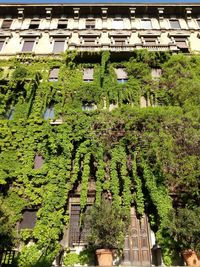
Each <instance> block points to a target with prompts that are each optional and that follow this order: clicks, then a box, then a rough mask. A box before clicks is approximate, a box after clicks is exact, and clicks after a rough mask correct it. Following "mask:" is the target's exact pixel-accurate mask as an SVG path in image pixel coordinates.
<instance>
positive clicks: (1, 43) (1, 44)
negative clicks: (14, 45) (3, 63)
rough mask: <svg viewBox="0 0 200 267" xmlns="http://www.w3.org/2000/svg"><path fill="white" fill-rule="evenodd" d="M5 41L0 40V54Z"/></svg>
mask: <svg viewBox="0 0 200 267" xmlns="http://www.w3.org/2000/svg"><path fill="white" fill-rule="evenodd" d="M4 42H5V40H4V39H0V52H1V51H2V49H3V45H4Z"/></svg>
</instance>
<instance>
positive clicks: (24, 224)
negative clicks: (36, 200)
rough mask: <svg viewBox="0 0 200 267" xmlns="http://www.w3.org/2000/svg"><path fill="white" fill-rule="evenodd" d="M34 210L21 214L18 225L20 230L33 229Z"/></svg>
mask: <svg viewBox="0 0 200 267" xmlns="http://www.w3.org/2000/svg"><path fill="white" fill-rule="evenodd" d="M36 212H37V211H36V210H26V211H24V212H23V218H22V221H21V222H20V224H19V228H20V230H21V229H33V228H34V226H35V223H36Z"/></svg>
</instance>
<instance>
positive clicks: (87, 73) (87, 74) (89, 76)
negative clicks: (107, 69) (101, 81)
mask: <svg viewBox="0 0 200 267" xmlns="http://www.w3.org/2000/svg"><path fill="white" fill-rule="evenodd" d="M93 74H94V69H93V68H87V69H84V73H83V80H93Z"/></svg>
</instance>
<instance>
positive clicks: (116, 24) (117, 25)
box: [112, 19, 124, 30]
mask: <svg viewBox="0 0 200 267" xmlns="http://www.w3.org/2000/svg"><path fill="white" fill-rule="evenodd" d="M112 28H113V29H116V30H122V29H123V28H124V22H123V19H113V21H112Z"/></svg>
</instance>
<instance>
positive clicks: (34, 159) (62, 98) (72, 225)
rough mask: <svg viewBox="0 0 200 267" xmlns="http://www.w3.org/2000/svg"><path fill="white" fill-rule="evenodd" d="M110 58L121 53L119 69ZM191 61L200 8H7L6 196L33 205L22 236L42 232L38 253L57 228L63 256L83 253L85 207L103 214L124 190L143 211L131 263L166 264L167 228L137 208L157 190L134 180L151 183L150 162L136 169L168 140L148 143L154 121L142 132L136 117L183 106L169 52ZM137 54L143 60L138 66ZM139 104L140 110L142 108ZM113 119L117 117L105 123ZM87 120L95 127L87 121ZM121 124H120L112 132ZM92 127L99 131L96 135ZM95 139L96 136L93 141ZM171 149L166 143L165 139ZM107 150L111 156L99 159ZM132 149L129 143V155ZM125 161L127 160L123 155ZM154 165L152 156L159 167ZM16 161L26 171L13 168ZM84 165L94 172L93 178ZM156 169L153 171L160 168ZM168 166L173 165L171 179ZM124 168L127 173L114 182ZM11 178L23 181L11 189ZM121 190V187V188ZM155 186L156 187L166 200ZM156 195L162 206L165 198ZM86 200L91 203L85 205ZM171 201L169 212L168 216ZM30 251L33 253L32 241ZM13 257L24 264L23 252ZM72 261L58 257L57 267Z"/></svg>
mask: <svg viewBox="0 0 200 267" xmlns="http://www.w3.org/2000/svg"><path fill="white" fill-rule="evenodd" d="M141 49H143V50H144V49H145V50H148V51H150V52H153V53H154V52H159V53H160V54H159V53H158V54H159V55H162V53H163V55H164V56H163V58H164V59H162V56H160V58H159V56H158V58H156V56H155V58H154V59H155V62H153V60H152V61H151V59H148V60H147V62H142V63H144V64H143V65H140V63H141V62H140V60H138V58H140V57H141V58H143V59H144V58H145V56H144V55H142V54H138V55H137V53H136V54H133V53H134V52H135V51H139V50H141ZM66 50H67V51H68V52H69V55H70V53H72V55H73V51H75V52H80V53H77V54H76V60H77V61H76V60H74V61H73V60H72V59H70V60H71V61H70V60H69V64H68V62H67V60H66V57H65V56H66V54H67V53H66V54H64V53H63V52H65V51H66ZM107 52H108V53H109V54H110V55H111V60H110V61H109V59H108V57H109V56H108V54H106V53H107ZM165 52H169V53H165ZM179 52H180V53H185V54H186V55H189V54H190V53H193V54H195V53H196V54H198V53H199V52H200V4H40V5H37V4H0V61H1V66H0V90H1V98H0V100H1V102H0V103H1V110H0V112H1V114H0V116H1V117H0V123H1V124H2V129H3V131H5V132H6V131H7V132H6V134H8V135H9V136H10V137H8V138H7V137H6V134H5V133H3V134H2V136H3V141H2V153H0V154H1V156H2V162H3V163H2V166H3V168H5V171H4V172H3V175H2V177H3V178H2V179H3V182H2V185H1V188H2V192H3V194H4V198H5V200H6V201H7V199H9V197H10V196H12V194H13V195H14V194H16V195H17V194H18V195H19V196H18V197H19V198H21V199H23V200H24V202H23V201H22V202H23V203H19V207H18V208H16V210H17V211H16V212H18V214H17V216H18V217H17V216H16V218H17V219H18V221H17V222H15V223H16V225H17V234H18V235H19V236H20V233H21V232H23V230H27V229H28V230H31V231H33V233H34V234H33V236H34V237H33V236H32V232H31V234H30V236H28V237H27V239H26V240H25V242H24V243H26V241H27V240H28V241H27V244H26V245H27V247H29V244H30V243H31V242H32V239H34V238H35V240H37V241H38V240H39V242H40V241H41V240H42V241H41V243H42V242H44V243H45V244H46V243H47V241H48V240H49V239H48V238H49V236H48V234H49V233H50V235H51V231H52V229H53V228H55V229H56V230H55V233H54V235H52V236H53V238H54V239H53V238H52V240H53V241H52V242H54V243H55V244H57V243H58V242H59V243H60V244H61V245H62V247H63V248H66V247H69V248H70V249H71V251H72V252H80V251H81V250H82V249H83V248H84V247H85V245H86V239H85V237H86V234H87V232H86V231H85V230H84V229H80V219H81V212H82V210H84V209H87V206H90V205H92V203H93V202H94V201H95V198H96V194H97V191H98V190H99V192H100V193H99V192H98V194H100V195H101V194H105V195H106V197H107V198H108V199H109V198H112V197H113V198H114V197H116V191H117V192H118V193H119V194H121V195H120V197H121V199H122V202H123V201H124V202H123V203H126V201H127V202H128V203H129V204H130V211H131V226H130V231H127V236H126V239H125V245H124V251H123V261H122V262H121V264H124V265H132V266H150V265H157V266H160V265H162V263H163V262H162V256H161V249H160V247H159V245H158V244H157V242H156V237H155V233H154V232H156V231H157V230H158V227H157V226H155V225H154V228H155V229H156V230H155V231H154V229H151V227H150V224H149V221H148V216H146V215H144V216H140V218H138V213H137V208H136V206H137V205H135V203H136V198H137V193H138V192H136V191H137V190H136V188H137V189H138V188H139V187H140V186H141V188H139V189H140V190H141V192H140V193H141V195H142V190H143V191H144V194H146V195H147V198H146V199H145V196H143V195H142V197H141V196H140V197H141V198H140V197H139V200H142V201H143V200H144V199H145V201H147V202H148V201H149V199H150V198H151V197H152V196H151V193H147V191H148V190H149V188H148V184H147V183H146V184H145V185H144V186H143V185H141V182H140V181H139V182H138V180H137V181H136V180H135V181H133V180H134V179H137V171H138V176H140V175H141V176H142V177H143V178H142V179H143V181H142V182H144V180H145V178H144V177H145V174H144V173H145V171H144V170H143V169H142V167H141V165H142V163H141V162H140V163H139V164H138V167H137V166H136V167H135V168H136V170H135V169H134V160H135V164H136V165H137V162H136V161H137V153H138V154H140V146H141V151H142V149H144V150H145V148H146V147H148V145H149V144H150V145H151V142H153V141H154V139H155V140H156V137H155V136H154V132H153V133H152V136H153V139H152V140H151V136H150V135H149V136H147V135H145V131H147V132H148V129H147V130H146V129H145V123H146V121H145V119H146V118H145V119H144V121H145V122H144V123H143V122H141V123H140V121H139V120H138V121H137V115H135V114H137V112H138V114H139V112H140V111H141V110H142V109H141V108H145V107H149V106H150V107H155V106H165V105H166V106H167V105H172V106H173V105H174V106H176V105H179V104H177V102H176V101H174V102H173V101H172V102H170V100H168V95H167V94H168V91H167V90H168V89H169V88H170V89H171V87H173V81H174V80H172V81H171V80H170V78H171V76H170V75H168V72H169V68H170V67H166V68H168V69H167V71H168V72H167V71H166V73H167V75H168V76H167V75H166V76H165V77H164V82H163V83H161V84H159V78H160V76H161V75H162V70H161V66H162V64H164V61H165V59H166V58H167V54H169V55H172V54H177V53H179ZM144 53H145V52H144ZM133 55H134V56H135V58H134V59H133V60H132V59H131V56H133ZM154 55H156V53H154ZM134 56H133V57H134ZM105 58H107V59H105ZM136 58H137V59H136ZM15 60H16V61H15ZM104 60H105V62H104ZM106 60H107V61H106ZM129 60H130V61H129ZM141 61H142V60H141ZM144 61H145V60H144ZM180 61H181V59H180ZM152 62H153V63H152ZM70 64H71V65H70ZM106 64H107V65H106ZM134 64H135V65H136V67H135V66H134ZM172 65H173V63H172ZM142 75H144V76H145V77H142ZM186 76H187V75H185V77H186ZM188 76H189V75H188ZM168 78H169V79H168ZM173 79H174V78H173ZM168 80H170V82H171V84H172V85H171V84H168ZM170 86H171V87H170ZM168 87H169V88H168ZM163 88H164V89H163ZM166 88H167V89H166ZM161 89H163V91H162V90H161ZM161 91H162V92H161ZM166 95H167V96H166ZM166 99H167V100H166ZM174 103H175V104H174ZM180 106H181V104H180ZM118 107H119V108H122V113H123V116H124V117H123V119H122V120H121V121H120V119H121V118H119V117H120V116H119V115H113V121H114V122H113V121H112V119H111V116H112V115H110V114H111V112H112V111H113V110H114V109H117V108H118ZM133 107H136V108H138V110H139V111H135V110H134V111H130V109H131V108H133ZM126 108H127V110H128V111H127V114H128V115H127V117H126V114H125V113H126V111H124V110H126ZM143 110H144V109H143ZM163 110H164V108H163ZM90 112H91V113H90ZM92 112H94V114H93V113H92ZM95 112H96V113H95ZM129 112H130V114H129ZM151 112H152V113H151ZM153 112H154V111H151V110H150V111H149V113H147V116H146V117H148V116H150V117H151V116H152V117H154V115H155V117H156V116H157V115H156V114H154V113H153ZM159 112H160V111H158V113H159ZM176 112H177V114H178V111H177V110H176V107H175V108H174V116H175V115H176ZM101 113H102V114H103V115H102V116H104V115H105V118H106V119H105V121H103V119H102V118H101ZM104 113H105V114H104ZM91 114H93V115H94V117H95V116H96V117H95V118H96V121H95V119H94V121H92V119H91V118H92V116H93V115H91ZM99 114H100V115H99ZM124 114H125V115H124ZM141 114H142V112H141ZM152 114H154V115H152ZM82 116H84V119H85V120H86V121H84V122H83V121H81V117H82ZM98 116H99V117H98ZM115 116H116V117H115ZM134 116H135V117H134ZM170 116H171V115H170ZM170 116H169V117H170ZM177 116H180V114H178V115H177ZM129 117H130V118H133V121H134V120H135V122H136V121H137V127H138V128H137V127H136V128H137V129H136V128H134V127H135V126H130V125H129V122H130V121H131V119H130V121H129ZM138 117H139V116H138ZM141 117H142V115H141ZM144 117H145V116H144ZM160 117H161V118H162V112H161V116H160ZM74 118H76V119H74ZM124 118H125V119H124ZM79 119H80V122H79ZM156 119H157V117H156ZM159 119H160V118H158V126H157V128H159V126H160V121H159ZM76 120H77V121H76ZM90 120H91V121H92V122H91V121H90ZM109 120H110V121H111V122H110V125H109V127H108V125H107V124H106V123H107V122H108V123H109ZM123 120H124V121H125V122H123ZM87 122H88V125H89V123H91V125H89V126H87ZM97 122H98V123H97ZM70 123H71V124H70ZM79 123H80V124H79ZM72 124H73V127H71V125H72ZM104 124H105V125H104ZM133 124H134V123H133ZM85 125H86V126H87V127H88V128H87V127H85ZM113 125H114V126H113ZM126 125H128V126H127V128H128V130H127V129H126ZM104 126H105V127H104ZM6 127H7V128H6ZM59 127H60V128H59ZM70 127H71V128H70ZM98 127H99V128H98ZM129 127H130V128H129ZM131 127H132V128H131ZM163 127H164V126H163ZM168 128H170V126H169V127H167V126H166V127H165V128H164V130H163V131H165V130H166V131H168ZM183 128H184V127H183ZM5 129H7V130H5ZM88 129H89V130H88ZM90 130H91V131H93V133H94V135H92V134H91V136H90ZM26 131H27V132H26ZM73 131H74V133H73V134H74V136H73V137H72V132H73ZM79 131H80V135H79ZM126 131H127V132H126ZM132 131H133V132H132ZM149 131H151V129H149ZM155 131H156V130H155ZM88 132H89V133H88ZM140 133H142V134H141V136H142V137H140V136H139V135H140ZM126 134H127V135H126ZM134 134H135V135H136V137H135V139H134V137H133V135H134ZM143 134H144V136H143ZM159 134H160V133H157V135H158V136H159ZM21 135H23V137H22V136H21ZM161 135H162V133H161ZM68 136H69V138H68ZM94 136H95V138H96V139H95V138H94V139H95V141H94V140H93V137H94ZM138 136H139V137H138ZM162 137H163V138H165V136H164V135H163V136H162ZM45 138H47V140H48V141H47V142H46V141H45V140H46V139H45ZM70 138H71V139H70ZM73 138H74V139H73ZM98 138H99V140H100V141H99V142H98ZM123 138H124V140H125V142H124V143H123ZM126 138H127V139H126ZM137 138H138V139H137ZM140 138H141V139H140ZM148 138H149V140H150V141H148ZM8 139H9V140H10V144H9V145H7V144H8V143H9V141H8ZM136 139H137V141H136ZM15 140H18V144H16V142H15ZM96 140H97V141H96ZM127 140H128V141H127ZM146 140H147V141H146ZM93 141H94V144H95V145H94V144H93ZM121 141H122V142H121ZM65 142H66V144H67V146H66V147H65ZM95 142H96V143H95ZM131 142H132V143H131ZM134 142H135V143H134ZM143 142H144V143H143ZM145 142H146V143H145ZM159 142H160V143H159V145H160V146H162V140H161V141H159ZM101 143H102V144H101ZM163 143H164V142H163ZM166 143H167V142H166ZM98 145H99V147H100V149H102V151H103V152H102V151H101V150H100V149H99V150H100V152H99V151H98V149H97V150H95V149H94V151H93V150H92V149H93V148H94V147H95V146H96V147H98ZM101 145H102V146H101ZM120 145H122V146H124V147H123V149H121V148H120ZM104 149H105V150H104ZM109 149H110V151H111V152H110V151H108V150H109ZM134 149H135V151H133V150H134ZM163 149H165V148H163ZM90 150H91V151H92V152H91V151H90ZM149 150H150V148H149ZM16 151H17V152H16ZM99 153H100V154H99ZM120 153H121V154H120ZM126 153H127V155H126ZM145 153H146V152H145ZM145 153H144V154H145ZM160 153H161V154H162V152H160ZM141 154H142V153H141ZM147 154H148V153H147ZM116 155H121V158H120V157H119V158H118V157H117V156H116ZM142 156H143V155H142ZM142 156H141V158H142ZM144 156H146V154H145V155H144ZM154 156H155V155H154V154H153V153H152V158H153V160H154ZM156 156H157V155H156ZM161 156H162V155H161ZM87 157H89V159H88V158H87ZM147 157H148V155H147ZM149 157H150V158H151V155H150V156H149ZM158 157H159V156H158ZM112 158H113V162H112ZM163 158H164V159H165V157H164V156H163ZM5 159H6V160H5ZM123 159H125V161H123ZM7 160H8V161H7ZM150 160H151V159H150ZM153 160H152V161H153ZM156 160H157V159H156ZM4 161H5V162H4ZM8 162H9V163H8ZM16 162H17V163H18V165H16V166H17V167H16V166H15V163H16ZM88 162H89V163H88ZM99 162H100V163H99ZM9 164H10V166H12V165H13V166H14V167H13V169H15V171H13V170H12V168H10V169H9V168H7V165H9ZM84 164H85V165H86V166H89V167H88V168H89V171H88V169H87V167H86V168H84ZM112 164H113V165H112ZM151 164H152V166H153V164H154V162H153V163H152V162H151ZM102 165H103V167H102ZM111 165H112V166H111ZM113 166H114V167H113ZM159 167H160V166H159ZM159 167H158V168H159ZM98 168H99V169H100V168H102V169H103V171H102V169H100V171H99V172H98ZM115 168H116V170H115ZM137 168H138V169H137ZM167 168H168V166H167V164H166V166H165V170H167ZM124 169H125V171H124ZM147 169H148V168H147ZM21 170H23V172H22V171H21ZM113 170H114V171H113ZM101 171H102V172H104V174H103V175H104V177H103V178H102V177H100V176H101ZM112 171H113V172H115V171H116V173H117V174H116V173H115V174H112ZM134 171H135V172H134ZM143 171H144V173H143ZM156 171H157V169H156ZM156 171H155V172H156ZM169 171H170V170H169ZM123 172H125V173H126V174H124V173H123ZM7 173H9V174H7ZM10 173H11V174H10ZM135 174H136V175H135ZM9 175H10V176H9ZM134 175H135V176H134ZM7 176H9V177H12V178H11V180H12V179H13V180H12V181H11V182H7V180H6V179H7ZM115 176H117V177H118V181H116V180H115V178H116V177H115ZM129 176H130V177H131V179H132V181H131V182H130V181H128V182H127V181H126V178H125V177H128V179H129V178H130V177H129ZM66 177H67V178H66ZM99 177H100V178H99ZM4 178H5V181H4ZM104 178H105V181H104V180H103V179H104ZM67 179H68V180H67ZM70 179H71V180H72V181H71V180H70ZM84 179H85V180H84ZM101 179H102V180H101ZM142 179H141V180H142ZM159 179H160V177H159V178H158V180H159ZM69 180H70V182H69ZM112 182H113V184H115V185H116V184H117V186H118V187H119V188H117V189H116V188H114V186H113V185H112ZM83 183H84V185H83ZM98 183H99V184H100V185H99V184H98ZM153 183H154V182H152V184H151V185H152V186H154V187H155V188H154V190H155V191H157V187H156V185H155V184H153ZM161 183H162V182H161ZM97 184H98V185H97ZM98 186H99V187H98ZM161 187H162V186H161ZM161 187H160V188H161ZM99 188H100V189H99ZM113 188H114V189H113ZM144 188H145V189H144ZM48 190H49V192H50V193H49V195H48ZM51 190H52V191H51ZM84 190H85V191H84ZM155 191H154V193H155ZM13 192H14V193H13ZM66 192H67V194H68V195H67V194H66ZM127 192H128V193H127ZM161 193H162V192H161ZM126 194H127V195H128V194H129V199H126ZM148 194H149V195H148ZM163 194H165V190H164V191H163ZM51 196H53V197H55V199H56V198H57V197H58V199H56V201H57V202H56V201H55V202H54V201H52V203H51V200H52V199H51ZM159 197H160V195H159V194H158V198H159ZM153 198H154V200H155V202H156V201H157V202H158V203H159V199H158V200H157V199H156V197H154V196H153V197H152V199H153ZM81 199H83V200H84V201H85V202H84V201H83V200H82V202H84V203H85V204H81ZM130 199H131V200H130ZM168 200H169V199H168V196H165V195H164V201H163V200H162V201H161V202H165V201H166V203H167V205H168ZM9 201H10V202H12V199H11V200H9ZM9 201H8V202H9ZM131 201H132V202H131ZM10 202H9V203H10ZM16 202H17V201H16ZM18 202H20V201H19V199H18ZM169 202H170V201H169ZM49 203H50V204H49ZM149 203H150V204H148V205H147V206H146V207H145V208H144V207H143V212H144V211H145V212H148V209H150V210H151V209H152V210H153V212H154V213H156V214H157V211H155V208H154V207H153V208H152V206H153V205H152V203H151V201H149ZM140 204H141V203H140ZM143 204H144V203H143ZM143 204H142V205H141V206H144V205H143ZM162 204H163V205H164V204H165V203H162ZM162 204H160V203H159V205H160V206H159V208H161V209H162ZM45 205H46V206H45ZM84 205H85V206H84ZM124 205H125V204H124ZM16 206H17V205H16ZM11 207H12V205H11ZM153 212H152V213H153ZM54 213H55V215H54ZM19 214H21V217H20V216H19ZM38 214H39V215H38ZM52 214H53V215H54V216H53V215H52ZM66 214H67V215H69V218H68V220H69V221H68V223H69V224H68V226H69V227H66V225H65V216H66ZM149 214H151V211H150V212H149ZM149 214H148V215H149ZM161 214H162V213H161ZM51 215H52V216H51ZM140 215H141V214H140ZM151 215H152V214H151ZM159 216H160V214H159ZM66 217H67V216H66ZM149 217H150V216H149ZM160 217H161V216H160ZM152 218H153V216H152ZM17 219H16V220H17ZM153 219H154V218H153ZM47 221H48V223H47ZM156 223H157V222H155V224H156ZM47 225H48V226H47ZM45 227H46V228H45ZM33 229H36V230H33ZM40 229H42V230H41V232H40ZM63 229H64V230H63ZM42 231H43V232H42ZM23 241H24V240H23ZM39 242H38V243H39ZM56 242H57V243H56ZM38 247H39V246H38ZM18 249H19V250H20V249H21V248H20V244H19V245H18ZM9 253H10V252H9ZM9 255H10V257H11V259H10V261H11V262H12V260H13V258H14V257H15V255H14V254H9ZM4 256H5V257H4V258H3V260H2V258H0V265H1V263H2V264H3V263H4V264H6V262H4V259H5V261H6V260H8V259H9V257H8V255H7V256H6V254H5V255H4ZM54 258H55V257H54ZM1 261H2V262H1ZM179 263H180V262H178V264H179ZM60 264H61V260H60V258H59V257H58V258H57V260H55V261H54V266H61V265H60ZM63 266H64V265H63Z"/></svg>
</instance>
